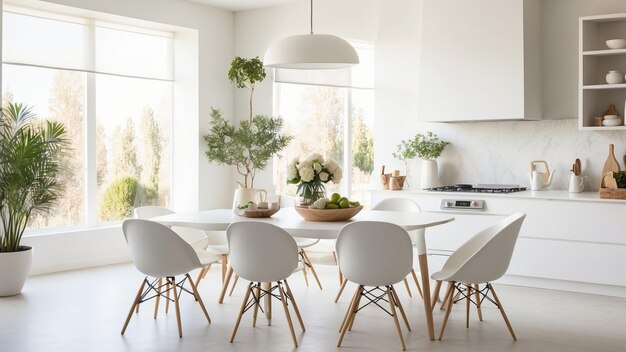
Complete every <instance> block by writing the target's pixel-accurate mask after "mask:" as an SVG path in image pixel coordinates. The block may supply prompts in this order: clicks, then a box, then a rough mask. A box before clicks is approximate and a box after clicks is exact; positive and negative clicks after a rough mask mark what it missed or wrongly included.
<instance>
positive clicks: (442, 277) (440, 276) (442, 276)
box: [430, 270, 476, 284]
mask: <svg viewBox="0 0 626 352" xmlns="http://www.w3.org/2000/svg"><path fill="white" fill-rule="evenodd" d="M452 274H454V270H441V271H437V272H436V273H433V274H432V275H430V278H431V279H433V280H436V281H448V278H449V277H450V276H451V275H452ZM471 283H473V284H474V283H476V282H471Z"/></svg>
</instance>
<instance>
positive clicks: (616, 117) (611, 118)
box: [604, 115, 619, 120]
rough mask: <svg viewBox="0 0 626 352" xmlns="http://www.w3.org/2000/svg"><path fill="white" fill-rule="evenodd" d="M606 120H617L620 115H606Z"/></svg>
mask: <svg viewBox="0 0 626 352" xmlns="http://www.w3.org/2000/svg"><path fill="white" fill-rule="evenodd" d="M604 119H605V120H615V119H619V115H604Z"/></svg>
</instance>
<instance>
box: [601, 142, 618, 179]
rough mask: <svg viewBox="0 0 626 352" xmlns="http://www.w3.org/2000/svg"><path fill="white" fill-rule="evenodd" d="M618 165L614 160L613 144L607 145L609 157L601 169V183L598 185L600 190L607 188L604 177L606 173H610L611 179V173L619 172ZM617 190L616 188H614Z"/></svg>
mask: <svg viewBox="0 0 626 352" xmlns="http://www.w3.org/2000/svg"><path fill="white" fill-rule="evenodd" d="M619 171H620V168H619V163H618V162H617V159H615V144H609V155H608V156H607V158H606V161H605V162H604V167H603V168H602V183H601V184H600V188H602V187H608V186H606V183H605V179H604V175H606V173H607V172H611V177H613V172H619ZM616 188H617V187H616Z"/></svg>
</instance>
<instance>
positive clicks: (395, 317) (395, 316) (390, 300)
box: [387, 288, 406, 351]
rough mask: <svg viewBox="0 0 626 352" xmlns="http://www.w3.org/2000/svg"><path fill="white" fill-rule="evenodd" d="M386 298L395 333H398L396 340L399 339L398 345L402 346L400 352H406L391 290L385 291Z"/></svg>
mask: <svg viewBox="0 0 626 352" xmlns="http://www.w3.org/2000/svg"><path fill="white" fill-rule="evenodd" d="M387 298H388V299H389V308H390V310H391V315H392V316H393V322H394V324H395V325H396V332H397V333H398V338H400V345H402V350H403V351H406V345H405V344H404V337H403V336H402V330H400V322H399V321H398V313H397V312H396V307H395V304H394V299H393V294H392V293H391V289H389V288H388V289H387Z"/></svg>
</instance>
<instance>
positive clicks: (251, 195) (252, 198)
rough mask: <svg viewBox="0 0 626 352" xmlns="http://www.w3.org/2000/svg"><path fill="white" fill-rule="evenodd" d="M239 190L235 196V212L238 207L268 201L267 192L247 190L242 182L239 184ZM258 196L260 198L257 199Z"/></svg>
mask: <svg viewBox="0 0 626 352" xmlns="http://www.w3.org/2000/svg"><path fill="white" fill-rule="evenodd" d="M237 185H238V188H237V189H236V190H235V194H234V196H233V210H236V209H237V207H238V206H240V205H243V204H248V202H254V203H259V202H265V201H266V199H267V191H266V190H264V189H258V188H246V187H244V186H243V185H242V184H241V183H240V182H237ZM257 196H258V197H257Z"/></svg>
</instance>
